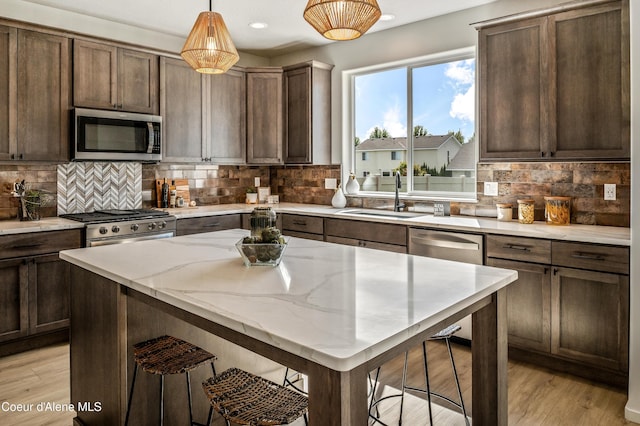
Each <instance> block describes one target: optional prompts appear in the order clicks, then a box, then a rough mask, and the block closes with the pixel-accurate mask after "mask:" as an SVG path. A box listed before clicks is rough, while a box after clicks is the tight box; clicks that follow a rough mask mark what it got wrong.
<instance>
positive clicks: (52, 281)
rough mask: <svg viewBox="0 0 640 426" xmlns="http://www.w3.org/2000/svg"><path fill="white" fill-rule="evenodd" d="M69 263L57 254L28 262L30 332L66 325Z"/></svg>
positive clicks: (44, 330) (49, 329)
mask: <svg viewBox="0 0 640 426" xmlns="http://www.w3.org/2000/svg"><path fill="white" fill-rule="evenodd" d="M69 280H70V265H69V263H67V262H65V261H63V260H60V259H59V258H58V255H57V254H52V255H47V256H39V257H36V258H34V259H33V260H31V261H30V264H29V330H30V333H31V334H34V333H42V332H47V331H54V330H59V329H61V328H66V327H68V326H69Z"/></svg>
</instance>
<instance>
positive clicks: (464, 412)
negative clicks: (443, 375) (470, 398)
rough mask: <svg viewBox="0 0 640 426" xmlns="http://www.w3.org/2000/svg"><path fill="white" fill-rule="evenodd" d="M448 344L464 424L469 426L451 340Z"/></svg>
mask: <svg viewBox="0 0 640 426" xmlns="http://www.w3.org/2000/svg"><path fill="white" fill-rule="evenodd" d="M445 340H446V342H447V349H448V350H449V359H450V360H451V368H452V369H453V377H454V378H455V380H456V388H457V389H458V398H460V408H461V409H462V415H463V416H464V422H465V424H466V425H467V426H469V418H468V417H467V410H466V409H465V408H464V400H463V399H462V390H461V389H460V380H459V379H458V371H457V370H456V363H455V362H454V361H453V351H452V350H451V341H450V339H448V338H447V339H445Z"/></svg>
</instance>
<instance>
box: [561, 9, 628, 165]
mask: <svg viewBox="0 0 640 426" xmlns="http://www.w3.org/2000/svg"><path fill="white" fill-rule="evenodd" d="M624 13H626V12H623V10H622V6H621V3H620V2H613V3H608V4H606V5H601V6H595V7H590V8H584V9H578V10H574V11H568V12H565V13H560V14H557V15H552V16H551V17H550V25H549V29H550V32H551V37H552V39H555V52H553V53H554V54H552V55H551V60H552V63H551V64H550V65H551V68H552V69H553V70H554V71H555V72H554V73H553V74H552V75H555V79H551V80H550V87H551V93H550V94H551V100H552V106H554V107H555V110H553V111H552V112H551V114H552V116H555V117H556V119H555V120H554V122H553V123H552V124H555V127H552V135H555V140H554V141H553V142H554V145H555V146H553V147H552V152H553V154H554V157H556V158H575V159H584V158H591V159H597V158H611V159H615V158H619V159H629V156H630V146H631V144H630V97H629V93H630V91H629V33H628V31H629V23H628V20H627V17H626V16H625V15H624ZM554 101H555V102H554ZM552 137H553V136H552Z"/></svg>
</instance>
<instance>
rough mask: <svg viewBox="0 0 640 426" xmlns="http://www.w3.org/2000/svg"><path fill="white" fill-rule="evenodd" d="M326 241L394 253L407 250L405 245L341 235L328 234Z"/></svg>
mask: <svg viewBox="0 0 640 426" xmlns="http://www.w3.org/2000/svg"><path fill="white" fill-rule="evenodd" d="M327 242H328V243H337V244H343V245H346V246H357V247H366V248H370V249H376V250H384V251H392V252H394V253H406V252H407V247H406V246H398V245H395V244H386V243H378V242H375V241H363V240H356V239H355V238H343V237H333V236H328V237H327Z"/></svg>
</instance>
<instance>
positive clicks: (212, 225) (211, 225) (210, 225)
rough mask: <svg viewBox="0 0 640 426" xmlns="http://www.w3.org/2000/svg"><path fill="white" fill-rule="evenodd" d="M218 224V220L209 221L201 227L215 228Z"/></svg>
mask: <svg viewBox="0 0 640 426" xmlns="http://www.w3.org/2000/svg"><path fill="white" fill-rule="evenodd" d="M218 226H220V222H216V223H209V224H207V225H204V226H203V228H215V227H218Z"/></svg>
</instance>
